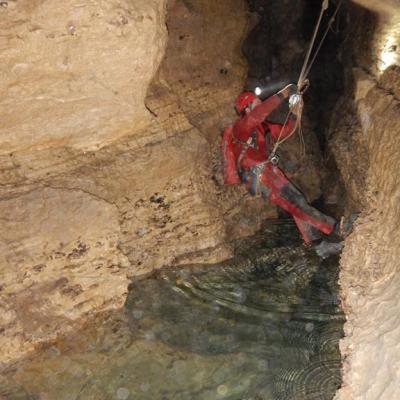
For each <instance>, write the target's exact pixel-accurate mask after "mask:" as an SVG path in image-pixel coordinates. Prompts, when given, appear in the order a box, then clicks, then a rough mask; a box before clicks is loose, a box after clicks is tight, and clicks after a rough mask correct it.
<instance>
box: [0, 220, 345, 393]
mask: <svg viewBox="0 0 400 400" xmlns="http://www.w3.org/2000/svg"><path fill="white" fill-rule="evenodd" d="M291 229H292V228H287V227H285V225H283V226H276V227H275V228H274V229H272V231H271V232H269V233H268V232H267V233H266V235H265V237H262V238H261V239H260V238H258V243H257V247H260V248H259V249H258V250H255V246H254V243H255V241H253V242H252V243H244V244H243V246H242V248H241V249H240V251H239V253H240V254H239V256H238V258H237V259H236V260H235V261H230V262H227V263H224V264H223V265H215V266H193V267H190V268H174V269H168V270H164V271H161V272H159V273H157V274H154V275H153V276H151V277H147V278H144V279H140V280H136V281H134V282H133V283H132V285H131V288H130V289H131V290H130V292H129V296H128V300H127V303H126V312H125V315H119V316H115V315H114V316H112V317H110V318H109V319H108V320H107V321H102V322H101V323H97V325H95V326H94V327H91V328H87V329H86V330H83V331H82V332H79V334H77V335H76V337H75V338H74V339H72V342H71V339H70V341H68V340H67V341H65V343H58V345H57V346H53V347H52V348H50V349H48V350H47V351H46V353H45V354H42V355H41V356H40V357H38V358H37V360H35V361H33V362H30V363H27V364H26V365H24V366H22V367H21V368H20V369H19V370H18V371H14V372H13V373H12V374H10V375H9V376H8V380H7V381H4V385H3V389H0V394H1V393H2V391H3V393H4V395H7V396H9V397H5V398H9V399H74V400H77V399H96V400H98V399H104V400H106V399H118V400H121V399H122V400H123V399H154V400H157V399H159V400H167V399H168V400H178V399H182V400H185V399H187V400H190V399H199V400H203V399H204V400H212V399H232V400H233V399H238V400H289V399H290V400H302V399H304V400H325V399H326V400H328V399H329V400H331V399H332V398H333V396H334V393H335V391H336V389H337V388H338V386H339V385H340V365H341V363H340V355H339V351H338V341H339V339H340V337H341V335H342V324H343V315H342V314H341V311H340V309H339V307H338V300H337V288H336V277H337V276H336V275H337V265H336V264H337V262H336V260H332V259H331V260H327V261H324V262H321V261H320V260H319V259H318V258H317V257H315V255H314V254H313V252H312V251H311V250H307V249H305V248H304V247H302V246H301V245H300V244H299V243H298V241H297V237H296V235H294V234H293V233H292V230H291ZM274 230H275V231H274ZM276 230H279V232H277V231H276ZM293 235H294V236H293ZM282 238H284V239H285V240H282ZM288 243H289V244H290V245H289V246H287V244H288ZM244 255H246V256H244ZM10 378H11V379H10ZM0 384H1V382H0ZM7 391H8V394H6V393H7ZM12 391H13V392H12Z"/></svg>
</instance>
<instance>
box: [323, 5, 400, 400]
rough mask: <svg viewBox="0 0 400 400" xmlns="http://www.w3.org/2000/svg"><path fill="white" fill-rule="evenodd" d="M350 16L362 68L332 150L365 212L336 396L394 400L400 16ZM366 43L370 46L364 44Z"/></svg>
mask: <svg viewBox="0 0 400 400" xmlns="http://www.w3.org/2000/svg"><path fill="white" fill-rule="evenodd" d="M375 3H378V2H375ZM388 3H390V2H388ZM375 5H376V6H378V4H375ZM350 16H351V17H352V21H353V22H354V23H353V24H352V27H351V29H352V33H353V38H352V40H349V41H347V43H346V44H345V47H344V48H343V49H342V54H343V55H344V57H345V58H344V63H345V65H347V66H350V65H353V67H358V68H354V69H353V70H351V69H349V70H348V71H347V72H348V73H347V75H346V79H347V87H348V88H354V90H353V92H347V93H346V96H345V97H343V98H342V99H341V100H340V102H339V104H338V107H337V110H335V112H334V114H335V113H336V112H337V113H338V118H337V119H336V118H335V119H334V120H333V121H332V125H331V135H332V136H331V142H330V146H331V151H332V152H333V154H334V155H335V158H336V160H337V165H338V166H339V168H340V171H341V175H342V177H343V180H344V182H345V185H346V188H347V191H348V193H349V200H350V201H349V205H350V208H351V209H352V210H354V209H358V211H360V212H361V214H360V216H359V219H358V221H357V223H356V226H355V229H354V232H353V233H352V234H351V235H350V236H349V238H348V239H347V240H346V243H345V249H344V252H343V255H342V259H341V274H340V284H341V287H342V297H343V299H344V308H345V311H346V314H347V317H348V321H347V322H346V324H345V334H346V338H345V339H344V340H343V341H342V343H341V350H342V354H343V356H344V357H345V366H344V376H343V379H344V385H343V388H342V389H341V390H340V391H339V392H338V394H337V396H336V399H338V400H347V399H354V400H361V399H363V400H393V399H397V398H400V386H399V384H398V382H399V379H400V376H399V369H398V363H399V359H400V351H399V346H398V343H399V342H400V321H399V318H398V314H399V309H400V298H399V287H400V270H399V262H398V260H399V258H400V233H399V229H398V221H399V216H400V206H399V204H400V203H399V199H400V186H399V185H400V179H399V175H398V171H399V169H400V158H399V154H400V142H399V140H398V134H399V132H400V120H399V109H400V102H399V98H400V97H399V93H400V69H399V61H400V55H399V54H398V50H397V48H395V47H391V45H390V46H389V45H388V43H389V44H390V43H392V42H393V41H394V42H396V43H398V40H399V36H398V34H399V29H398V26H399V25H398V23H399V16H398V15H397V17H396V14H393V16H392V19H387V16H385V18H384V19H381V18H380V17H379V16H378V15H374V14H369V13H367V12H365V11H362V10H361V9H358V8H352V9H350ZM371 21H373V22H374V23H373V24H372V25H371V23H368V22H371ZM366 30H367V32H366ZM363 39H364V40H365V39H367V42H368V46H360V45H359V43H360V40H363ZM396 51H397V53H396ZM350 55H351V56H352V59H351V61H350V58H349V57H350ZM354 61H355V62H356V64H355V65H354V64H352V62H354ZM389 61H390V63H389ZM389 64H392V65H389Z"/></svg>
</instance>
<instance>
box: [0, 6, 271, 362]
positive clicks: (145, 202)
mask: <svg viewBox="0 0 400 400" xmlns="http://www.w3.org/2000/svg"><path fill="white" fill-rule="evenodd" d="M3 3H4V4H3ZM167 11H168V14H167ZM0 13H1V18H0V32H1V34H0V38H1V39H0V40H1V41H0V47H1V50H2V51H1V53H0V60H1V63H0V70H1V74H0V82H1V91H2V96H1V100H0V102H1V107H0V110H1V111H0V113H1V119H2V121H4V124H3V125H2V127H1V128H0V130H1V135H0V136H1V139H0V143H1V145H0V153H1V155H0V218H1V222H2V223H1V225H0V238H1V240H0V250H1V251H0V275H1V287H0V330H1V336H0V348H1V362H2V364H1V365H2V366H6V365H8V364H9V363H10V362H13V361H15V360H16V359H18V357H21V356H22V355H24V354H27V353H29V352H30V351H33V350H34V349H35V347H36V346H37V345H38V344H40V343H41V342H45V341H48V340H51V339H53V338H55V337H56V336H57V335H59V334H61V333H65V332H68V331H69V330H71V329H74V328H76V327H77V324H80V323H81V322H83V321H84V319H85V318H87V317H88V316H90V315H92V314H93V313H100V312H102V311H104V310H109V309H115V308H120V307H122V305H123V303H124V301H125V297H126V293H127V287H128V283H129V279H130V277H132V276H133V275H137V274H143V273H147V272H149V271H151V270H153V269H154V268H160V267H163V266H168V265H171V264H174V265H177V264H182V263H193V262H210V263H212V262H216V261H218V260H221V259H226V258H227V257H229V256H230V255H231V254H232V248H231V246H230V244H229V243H228V241H227V240H226V224H225V214H232V215H240V214H239V207H240V205H237V204H238V203H239V200H240V199H242V198H244V195H245V192H244V191H241V190H240V189H236V190H233V191H232V193H235V196H236V197H235V198H236V199H237V201H236V203H235V201H233V202H232V203H230V204H231V205H228V206H224V205H223V196H225V197H229V195H228V194H225V193H223V188H222V186H221V185H220V184H218V178H217V177H216V176H215V175H216V174H218V173H219V169H220V167H219V157H218V156H217V153H218V149H217V148H216V147H215V146H214V148H213V143H217V142H218V140H219V135H220V131H221V128H222V124H223V121H222V122H221V120H223V119H224V118H225V121H226V117H227V116H230V117H229V118H231V117H233V108H232V99H233V98H234V96H235V95H236V93H237V92H238V91H240V85H241V83H242V77H243V75H244V73H245V63H244V62H243V60H242V57H241V54H240V40H241V37H242V35H243V34H244V32H245V29H246V14H245V7H244V4H243V2H242V1H241V0H229V1H228V2H225V3H224V4H220V3H218V4H214V3H213V2H207V1H201V2H192V1H189V0H187V1H169V2H168V10H167V4H166V2H165V1H163V0H157V1H155V0H154V1H136V0H135V1H133V0H112V1H102V0H96V1H92V2H90V3H87V4H86V3H85V4H83V3H82V2H78V1H75V0H68V1H65V2H63V3H62V4H58V3H57V4H55V3H54V2H52V1H46V0H41V1H33V2H32V1H24V0H21V1H11V0H10V1H8V2H2V7H1V8H0ZM174 15H176V18H174ZM167 31H169V37H170V38H171V39H172V41H175V45H178V46H180V47H178V49H175V47H174V46H171V45H170V44H167ZM181 37H182V38H181ZM215 37H221V38H222V37H223V38H229V41H224V42H223V43H222V41H221V42H219V41H215ZM168 43H169V42H168ZM221 193H222V194H221ZM252 204H253V203H252ZM258 204H259V205H258V207H261V203H258ZM254 207H255V209H257V205H256V206H254ZM254 207H253V209H254ZM260 210H261V208H260ZM261 211H262V212H260V213H259V215H257V216H256V217H253V218H254V219H257V220H261V218H262V217H263V216H265V215H275V211H274V210H273V209H267V210H266V211H265V210H264V211H263V210H261ZM238 218H239V217H238ZM243 226H244V228H245V229H247V230H248V231H253V230H254V229H255V227H253V226H251V225H250V224H249V223H248V221H247V220H244V222H243ZM239 230H240V229H239Z"/></svg>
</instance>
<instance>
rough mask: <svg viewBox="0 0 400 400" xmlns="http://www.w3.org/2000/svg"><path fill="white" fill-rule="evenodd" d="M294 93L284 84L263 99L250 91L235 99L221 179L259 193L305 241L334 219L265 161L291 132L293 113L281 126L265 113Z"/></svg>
mask: <svg viewBox="0 0 400 400" xmlns="http://www.w3.org/2000/svg"><path fill="white" fill-rule="evenodd" d="M296 92H297V88H296V86H295V85H288V86H286V87H285V88H284V89H282V90H281V91H280V92H278V93H277V94H275V95H273V96H271V97H269V98H268V99H266V100H264V101H261V100H260V99H259V98H257V97H256V96H255V95H254V94H253V93H252V92H244V93H242V94H241V95H240V96H239V97H238V98H237V100H236V111H237V112H238V113H239V114H240V115H241V117H240V118H239V119H238V120H237V121H236V122H235V123H234V124H233V125H230V126H227V127H226V128H225V130H224V135H223V140H222V157H223V162H224V181H225V184H228V185H232V184H238V183H241V182H243V183H245V184H246V186H247V188H248V190H249V191H250V193H251V194H253V195H256V194H258V193H260V194H261V195H262V196H263V197H264V198H266V199H268V200H269V201H270V202H271V203H273V204H276V205H277V206H279V207H281V208H282V209H284V210H285V211H287V212H288V213H290V214H291V215H292V216H293V218H294V220H295V222H296V225H297V227H298V228H299V230H300V233H301V235H302V237H303V239H304V241H305V242H306V243H307V244H309V243H311V242H312V241H314V240H316V239H319V238H320V237H321V236H322V235H321V232H322V233H324V234H326V235H330V234H331V233H333V231H334V229H335V224H336V221H335V220H334V219H333V218H331V217H329V216H327V215H324V214H323V213H321V212H320V211H318V210H317V209H315V208H314V207H311V206H310V205H309V204H308V203H307V201H306V199H305V198H304V195H303V194H302V193H301V192H300V191H299V190H298V189H297V188H296V187H295V186H294V185H293V184H292V183H291V182H290V181H289V180H288V179H287V178H286V176H285V175H284V173H283V172H282V170H281V169H280V168H279V167H278V166H276V165H274V164H273V163H271V161H269V156H270V154H271V151H272V148H273V146H274V143H275V142H276V141H277V140H278V138H279V137H280V139H283V138H285V137H287V136H288V135H290V134H291V132H292V131H293V129H294V128H295V124H296V118H297V116H296V115H295V114H293V113H292V114H291V116H290V117H289V120H288V122H287V124H286V125H285V126H284V127H283V129H282V125H280V124H275V123H271V122H269V121H268V116H269V115H270V114H271V113H272V112H273V111H274V110H276V109H277V108H278V107H279V106H280V105H281V104H282V103H283V102H284V101H285V100H286V99H287V98H288V97H289V96H291V95H292V94H296Z"/></svg>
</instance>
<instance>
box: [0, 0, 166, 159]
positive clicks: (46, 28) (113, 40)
mask: <svg viewBox="0 0 400 400" xmlns="http://www.w3.org/2000/svg"><path fill="white" fill-rule="evenodd" d="M165 4H166V1H165V0H149V1H148V0H136V1H129V0H120V1H106V0H96V1H93V2H89V3H84V2H81V1H79V0H69V1H65V2H61V3H60V2H53V1H50V0H47V1H46V0H18V1H15V0H9V1H3V2H2V7H0V32H1V41H0V50H1V51H0V76H1V83H2V85H1V89H0V90H1V92H0V119H1V120H2V121H3V123H2V126H1V127H0V154H8V153H11V152H15V151H21V150H34V149H41V148H46V147H55V146H69V147H72V148H79V149H85V150H94V149H97V148H99V147H101V146H104V145H105V144H107V143H109V142H111V141H112V140H115V139H116V138H118V137H121V136H123V135H126V134H127V133H128V132H130V131H131V130H132V126H135V127H136V129H137V131H139V130H140V127H144V126H146V125H148V123H149V113H148V112H147V111H146V109H145V106H144V98H145V96H146V91H147V87H148V85H149V83H150V80H151V79H152V77H153V76H154V74H155V73H156V71H157V69H158V66H159V64H160V61H161V59H162V57H163V54H164V50H165V45H166V39H167V31H166V28H165V24H164V15H165ZM132 42H133V43H134V45H133V46H132V45H131V43H132ZM148 43H152V45H151V46H147V44H148Z"/></svg>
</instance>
